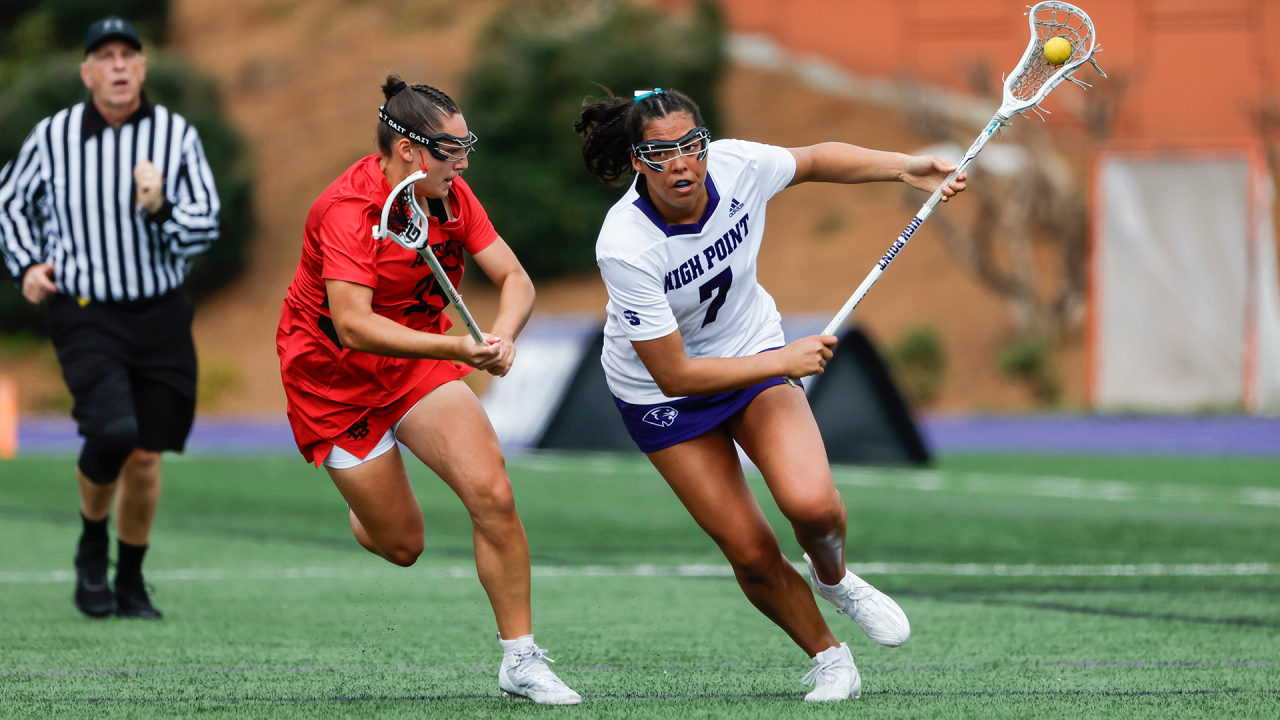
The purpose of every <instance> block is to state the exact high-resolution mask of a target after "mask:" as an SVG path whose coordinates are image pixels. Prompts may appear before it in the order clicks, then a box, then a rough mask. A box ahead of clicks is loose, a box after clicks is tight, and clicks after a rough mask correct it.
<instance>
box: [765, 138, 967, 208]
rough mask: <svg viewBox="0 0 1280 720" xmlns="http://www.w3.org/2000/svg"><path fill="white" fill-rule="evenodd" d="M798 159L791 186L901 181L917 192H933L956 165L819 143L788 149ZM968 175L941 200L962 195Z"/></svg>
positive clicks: (953, 183) (950, 186)
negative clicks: (820, 183) (822, 183)
mask: <svg viewBox="0 0 1280 720" xmlns="http://www.w3.org/2000/svg"><path fill="white" fill-rule="evenodd" d="M787 152H789V153H791V154H792V156H794V157H795V159H796V175H795V177H794V178H792V179H791V183H790V185H788V186H787V187H790V186H791V185H799V184H800V183H806V182H828V183H842V184H845V185H854V184H857V183H867V182H889V181H901V182H905V183H906V184H908V185H910V186H911V187H913V188H916V189H917V190H924V191H925V192H930V193H931V192H933V191H934V190H936V189H937V188H938V185H939V184H941V183H942V181H943V180H945V179H946V177H947V175H949V174H950V173H951V172H952V171H954V170H955V169H956V166H955V165H953V164H952V163H949V162H947V161H946V160H943V159H942V158H940V157H938V156H936V155H919V156H914V155H903V154H902V153H892V152H881V151H879V150H868V149H867V148H863V147H858V146H857V145H848V144H846V143H835V142H829V143H820V144H818V145H810V146H809V147H802V148H787ZM966 179H967V175H960V176H959V177H957V178H956V179H955V180H952V181H951V182H950V183H948V184H947V187H945V188H943V189H942V201H943V202H946V201H947V199H948V198H951V197H954V196H955V194H956V193H959V192H963V191H964V186H965V180H966Z"/></svg>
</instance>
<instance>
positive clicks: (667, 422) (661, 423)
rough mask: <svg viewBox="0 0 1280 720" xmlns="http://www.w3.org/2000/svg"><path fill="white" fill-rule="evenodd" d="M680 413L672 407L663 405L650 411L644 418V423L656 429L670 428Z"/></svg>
mask: <svg viewBox="0 0 1280 720" xmlns="http://www.w3.org/2000/svg"><path fill="white" fill-rule="evenodd" d="M679 414H680V413H679V412H678V411H677V410H676V409H675V408H673V407H668V406H666V405H663V406H662V407H656V408H654V409H652V410H650V411H649V412H648V413H646V414H645V416H644V418H643V419H644V421H645V422H647V423H649V424H650V425H657V426H658V427H671V423H674V422H675V421H676V416H677V415H679Z"/></svg>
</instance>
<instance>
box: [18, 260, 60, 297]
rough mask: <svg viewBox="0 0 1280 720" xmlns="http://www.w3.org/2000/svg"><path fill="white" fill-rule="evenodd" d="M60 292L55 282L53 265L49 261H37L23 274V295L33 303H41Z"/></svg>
mask: <svg viewBox="0 0 1280 720" xmlns="http://www.w3.org/2000/svg"><path fill="white" fill-rule="evenodd" d="M56 292H58V286H57V285H54V284H53V266H52V265H50V264H49V263H36V264H35V265H32V266H31V267H29V268H27V272H26V274H25V275H23V276H22V297H24V298H26V299H27V302H29V303H31V304H32V305H39V304H40V303H42V302H44V300H45V298H47V297H49V296H50V295H52V294H53V293H56Z"/></svg>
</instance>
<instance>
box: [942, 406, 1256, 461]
mask: <svg viewBox="0 0 1280 720" xmlns="http://www.w3.org/2000/svg"><path fill="white" fill-rule="evenodd" d="M921 431H922V432H923V433H924V436H925V441H926V443H927V444H928V445H929V446H930V447H931V448H933V449H934V451H935V452H937V453H938V454H941V455H951V454H965V453H985V452H994V453H1017V452H1050V453H1103V454H1150V455H1246V456H1248V455H1252V456H1275V455H1280V418H1273V417H1267V418H1263V417H1247V416H1201V417H1184V416H1177V417H1169V416H1096V415H1029V416H1028V415H1022V416H1017V415H1013V416H1010V415H932V416H927V417H925V418H924V420H923V422H922V423H921Z"/></svg>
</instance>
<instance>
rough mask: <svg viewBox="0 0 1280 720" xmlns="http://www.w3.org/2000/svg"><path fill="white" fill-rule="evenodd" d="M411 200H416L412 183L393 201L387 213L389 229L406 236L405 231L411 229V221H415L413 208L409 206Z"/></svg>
mask: <svg viewBox="0 0 1280 720" xmlns="http://www.w3.org/2000/svg"><path fill="white" fill-rule="evenodd" d="M410 202H414V200H413V185H412V184H410V185H406V186H405V189H404V190H401V191H400V194H399V195H397V196H396V199H395V201H394V202H392V203H391V210H390V212H388V213H387V230H388V231H390V232H393V233H395V234H396V235H400V236H402V237H403V236H404V233H405V231H406V230H408V229H409V223H411V222H413V209H412V208H410V207H409V203H410Z"/></svg>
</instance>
